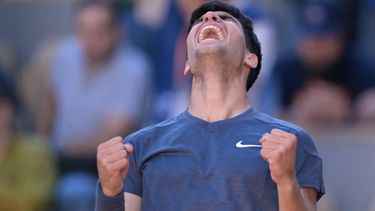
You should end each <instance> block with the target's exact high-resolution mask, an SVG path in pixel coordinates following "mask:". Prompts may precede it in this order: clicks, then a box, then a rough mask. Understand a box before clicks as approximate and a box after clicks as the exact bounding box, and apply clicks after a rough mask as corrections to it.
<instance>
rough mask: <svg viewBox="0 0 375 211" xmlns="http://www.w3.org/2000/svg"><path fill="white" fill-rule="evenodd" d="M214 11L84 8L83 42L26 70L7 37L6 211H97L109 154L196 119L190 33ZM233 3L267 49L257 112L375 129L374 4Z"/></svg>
mask: <svg viewBox="0 0 375 211" xmlns="http://www.w3.org/2000/svg"><path fill="white" fill-rule="evenodd" d="M204 1H205V0H152V1H150V0H133V1H131V0H117V1H113V2H111V1H109V0H107V1H105V0H82V1H73V3H72V4H73V6H72V12H71V13H69V14H66V15H67V16H73V18H72V21H73V23H72V25H73V26H74V30H73V31H74V33H72V34H70V35H68V36H60V37H57V38H56V37H51V38H50V39H47V40H45V41H44V42H42V43H40V47H38V48H36V49H35V50H34V52H33V53H32V55H30V56H29V61H27V62H25V63H24V64H17V62H16V61H17V59H15V58H16V56H17V55H15V54H14V53H12V52H14V50H12V48H11V46H9V44H8V43H7V42H4V41H3V42H2V41H1V33H0V133H1V134H0V210H21V211H22V210H69V211H74V210H79V211H85V210H93V206H94V193H95V191H94V190H95V185H96V181H97V173H96V162H95V159H96V158H95V153H96V147H97V145H98V144H99V143H101V142H103V141H105V140H107V139H109V138H111V137H114V136H118V135H120V136H126V135H127V134H129V133H131V132H132V131H135V130H137V129H139V128H141V127H143V126H146V125H150V124H152V123H156V122H158V121H161V120H163V119H166V118H168V117H170V116H172V115H175V114H177V113H179V112H182V111H184V110H185V109H186V108H187V105H188V103H189V91H190V90H189V89H190V80H191V79H190V78H189V77H185V76H184V75H183V70H184V66H185V60H186V37H187V25H188V21H189V18H190V14H191V12H192V11H193V10H194V9H195V8H196V7H198V6H199V5H200V4H201V3H203V2H204ZM231 2H232V3H233V4H236V5H237V6H238V7H239V8H241V9H242V11H243V12H244V13H245V14H247V15H248V16H250V17H251V18H252V19H253V21H254V27H255V31H256V34H257V35H258V38H259V40H260V42H261V44H262V52H263V58H264V61H263V64H264V65H263V67H262V70H261V73H260V77H259V79H258V80H257V82H256V84H255V87H253V88H252V89H251V90H250V91H249V101H250V103H251V104H252V105H253V106H254V107H255V108H256V109H257V110H260V111H263V112H266V113H269V114H272V115H275V116H278V117H282V118H284V119H288V120H290V121H292V122H295V123H297V124H299V125H302V126H304V127H308V128H309V127H314V126H317V125H318V126H322V125H323V126H324V125H326V126H331V125H332V124H335V125H340V124H373V123H375V40H374V39H373V37H374V36H375V29H374V27H372V26H374V25H375V1H374V0H360V1H350V0H302V1H300V0H267V1H266V0H263V1H262V0H231ZM1 4H2V3H0V7H1ZM9 21H12V20H9ZM18 30H19V31H20V32H21V33H24V34H25V35H24V36H27V32H23V31H22V30H21V29H18ZM0 31H1V28H0ZM374 200H375V199H374ZM374 203H375V202H374ZM374 206H375V205H374Z"/></svg>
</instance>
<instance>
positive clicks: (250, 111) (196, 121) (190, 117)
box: [182, 107, 255, 129]
mask: <svg viewBox="0 0 375 211" xmlns="http://www.w3.org/2000/svg"><path fill="white" fill-rule="evenodd" d="M254 112H255V111H254V109H253V107H250V108H249V109H247V110H245V111H244V112H242V113H240V114H238V115H237V116H234V117H232V118H229V119H223V120H219V121H214V122H208V121H206V120H203V119H200V118H199V117H196V116H194V115H192V114H191V113H190V112H189V110H188V109H186V110H185V111H184V112H183V113H182V116H183V118H185V119H187V120H188V121H189V122H192V123H194V124H197V125H198V126H201V127H205V128H212V129H215V128H220V127H223V126H226V125H233V123H234V122H237V121H238V120H241V119H243V118H245V117H246V116H248V115H252V114H253V113H254Z"/></svg>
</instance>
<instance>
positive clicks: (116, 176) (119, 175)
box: [96, 137, 133, 196]
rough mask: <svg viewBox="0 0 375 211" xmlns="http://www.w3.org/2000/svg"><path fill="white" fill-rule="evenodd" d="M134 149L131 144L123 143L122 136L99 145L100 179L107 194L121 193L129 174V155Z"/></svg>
mask: <svg viewBox="0 0 375 211" xmlns="http://www.w3.org/2000/svg"><path fill="white" fill-rule="evenodd" d="M132 151H133V146H132V145H131V144H125V145H124V144H123V143H122V138H121V137H115V138H112V139H110V140H108V141H106V142H104V143H102V144H100V145H99V146H98V151H97V155H96V159H97V167H98V173H99V180H100V183H101V185H102V190H103V193H104V194H105V195H107V196H115V195H117V194H119V193H120V192H121V190H122V188H123V185H124V184H123V181H124V179H125V177H126V175H127V174H128V168H129V161H128V156H129V154H130V153H131V152H132Z"/></svg>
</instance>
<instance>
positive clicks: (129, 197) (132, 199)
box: [124, 192, 142, 211]
mask: <svg viewBox="0 0 375 211" xmlns="http://www.w3.org/2000/svg"><path fill="white" fill-rule="evenodd" d="M124 197H125V210H126V211H140V210H141V204H142V198H141V197H139V196H137V195H135V194H132V193H128V192H125V194H124Z"/></svg>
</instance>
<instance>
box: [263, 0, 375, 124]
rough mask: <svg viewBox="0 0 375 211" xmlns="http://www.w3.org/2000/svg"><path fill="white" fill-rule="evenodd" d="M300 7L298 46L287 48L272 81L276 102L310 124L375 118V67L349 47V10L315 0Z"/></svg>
mask: <svg viewBox="0 0 375 211" xmlns="http://www.w3.org/2000/svg"><path fill="white" fill-rule="evenodd" d="M299 9H300V10H299V12H300V13H299V15H300V16H299V21H300V25H299V29H298V30H299V38H298V39H297V43H296V48H295V49H294V50H293V51H292V52H289V53H285V54H283V57H282V58H280V59H279V61H278V62H277V63H276V65H275V68H274V70H273V74H272V77H271V78H270V80H269V81H268V83H267V87H268V89H272V87H274V89H275V90H278V92H279V93H280V96H278V98H275V100H274V101H276V102H275V103H274V106H275V105H277V104H279V105H278V107H279V108H278V109H280V110H283V112H282V113H284V114H286V116H285V117H286V118H288V119H290V120H292V121H293V122H297V123H298V124H301V125H305V126H311V125H312V126H316V125H322V124H328V125H332V123H344V122H347V121H352V120H353V117H356V115H358V117H359V118H358V120H364V119H367V118H368V119H371V118H373V119H374V117H375V109H374V106H373V105H374V103H375V72H374V71H372V69H370V68H369V67H371V65H369V64H367V63H368V62H366V61H364V60H363V58H358V56H356V55H355V54H353V51H351V50H350V48H349V47H348V46H349V44H350V43H349V39H348V32H347V31H348V30H347V28H348V26H346V25H345V24H347V23H349V21H347V17H349V15H344V13H343V12H344V11H341V10H342V9H340V8H336V7H335V6H334V5H331V4H329V3H327V2H322V1H315V0H314V1H310V0H309V1H305V2H304V3H303V4H302V6H301V7H300V8H299ZM361 57H363V56H362V55H361ZM277 102H278V103H277ZM316 105H320V106H316Z"/></svg>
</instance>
